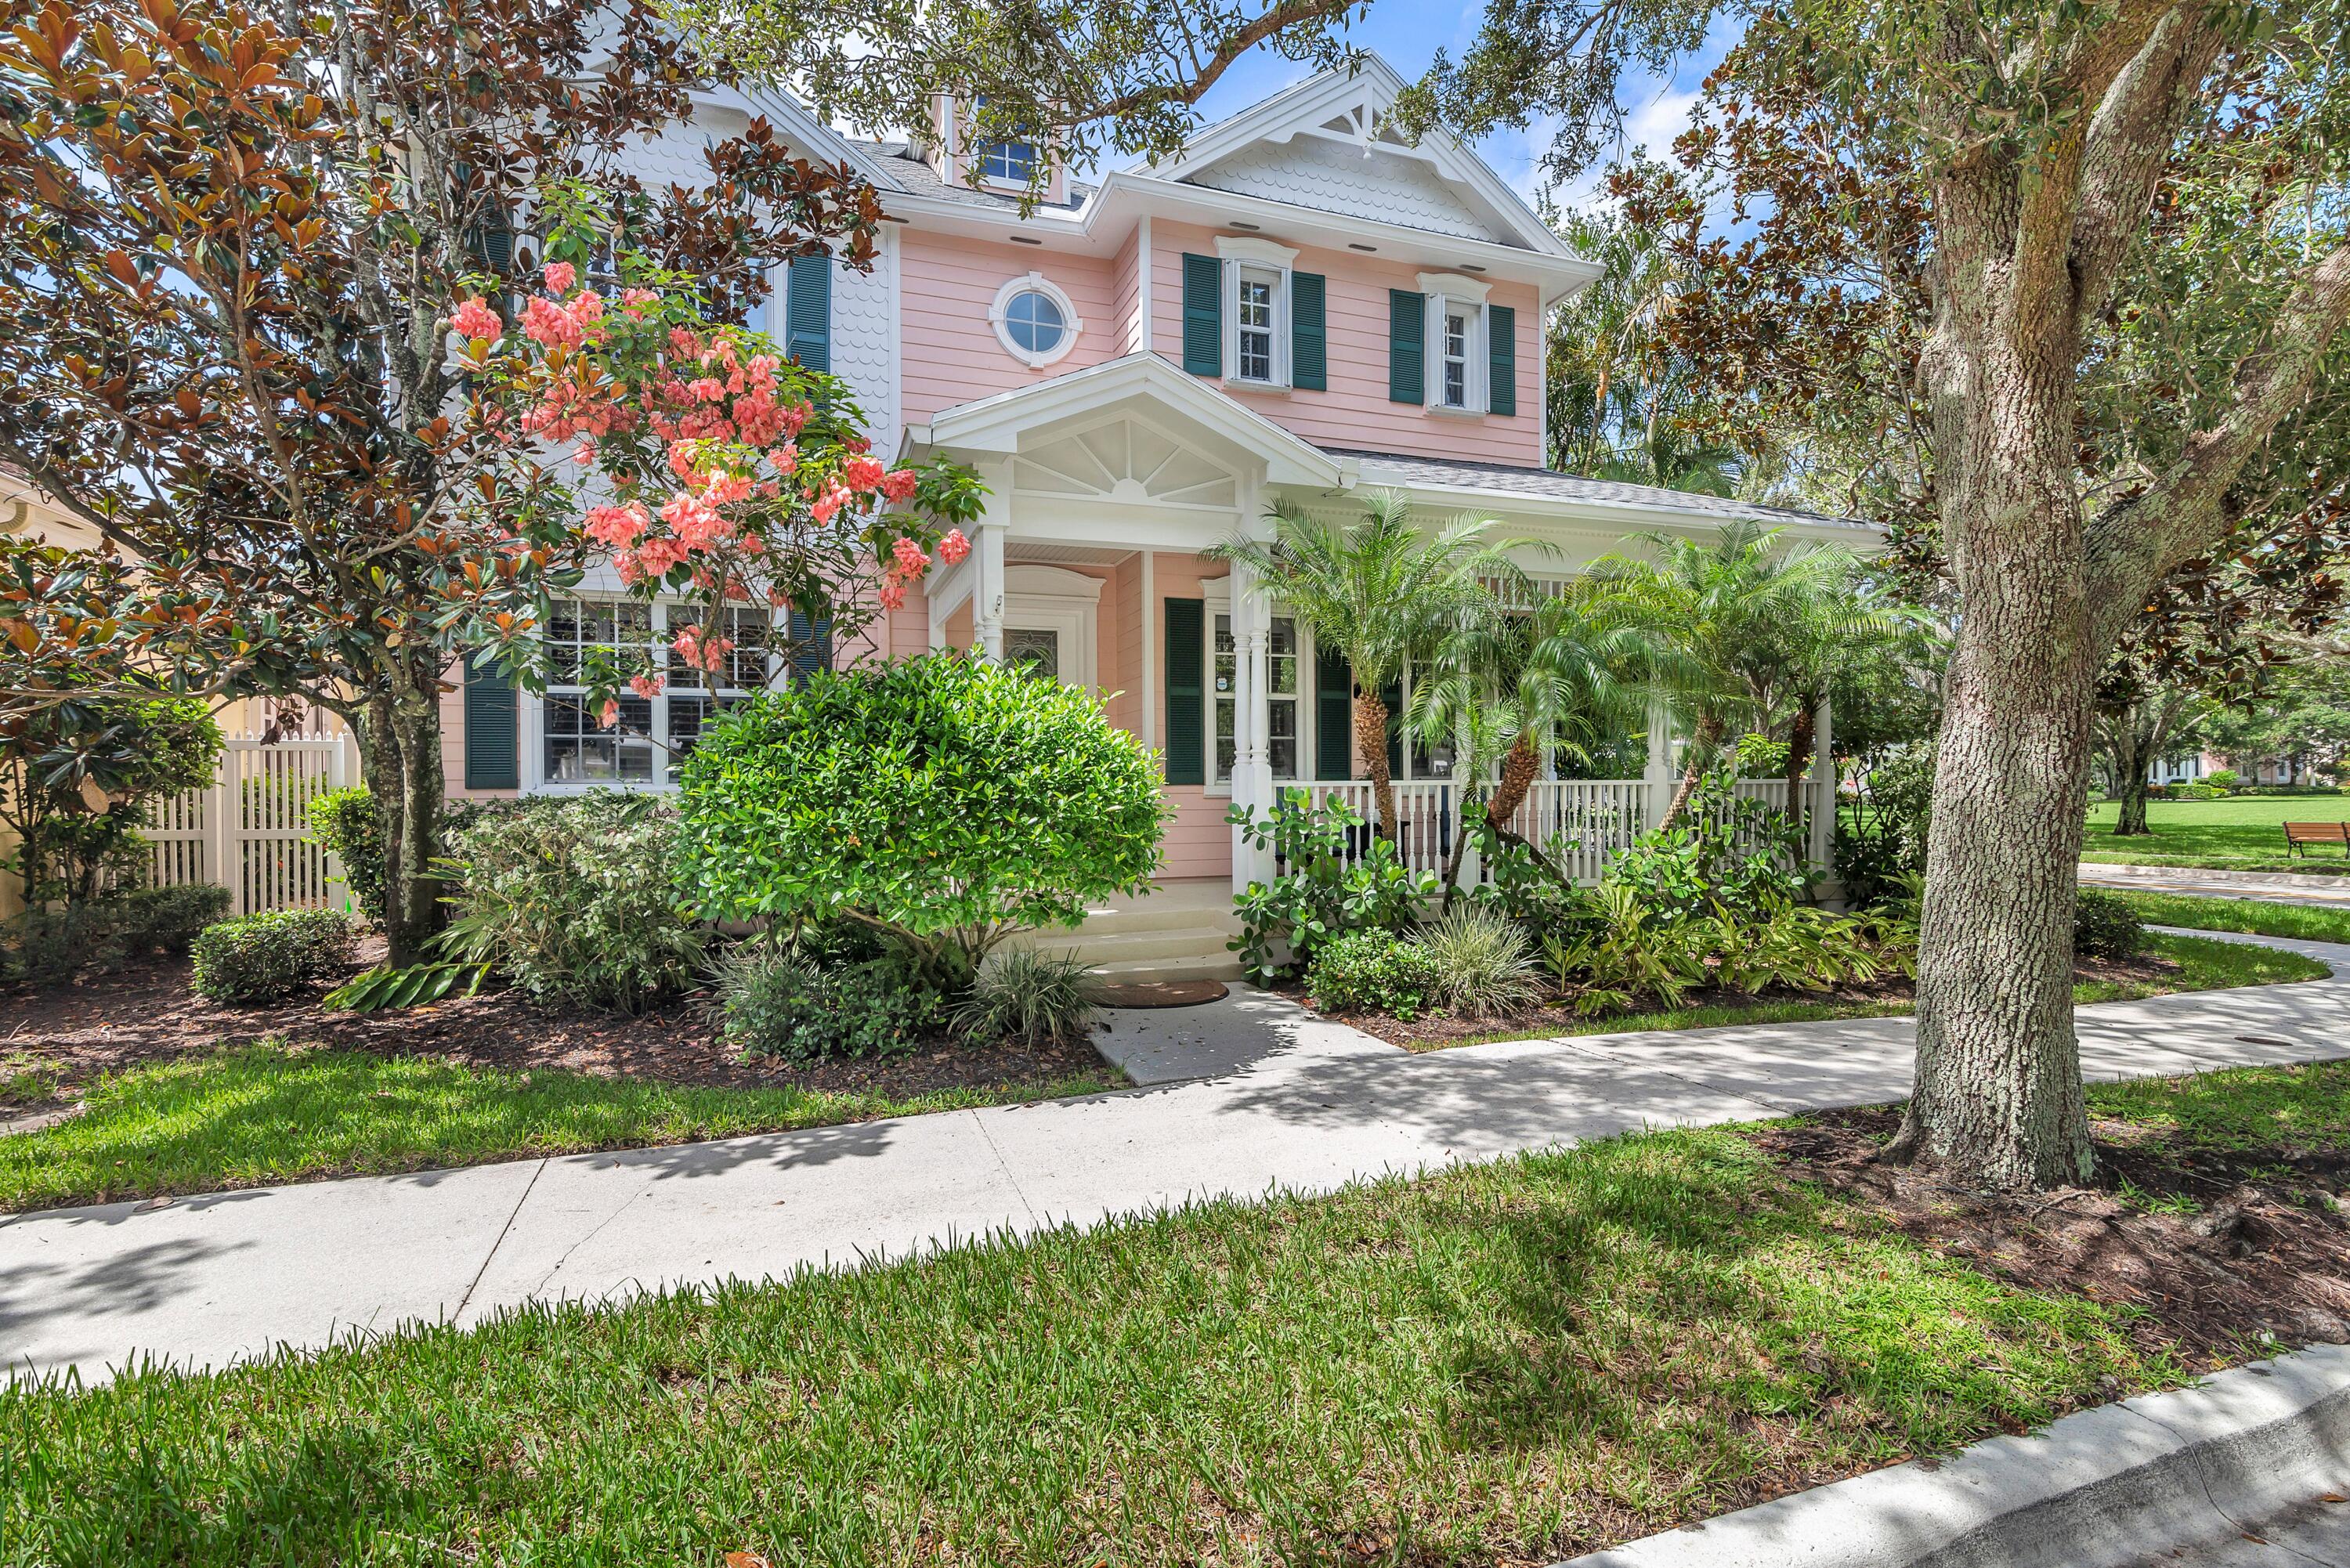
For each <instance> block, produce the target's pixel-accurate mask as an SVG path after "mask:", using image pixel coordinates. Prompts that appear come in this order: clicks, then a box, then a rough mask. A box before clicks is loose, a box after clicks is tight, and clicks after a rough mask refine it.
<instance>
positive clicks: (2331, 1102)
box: [2089, 1047, 2350, 1154]
mask: <svg viewBox="0 0 2350 1568" xmlns="http://www.w3.org/2000/svg"><path fill="white" fill-rule="evenodd" d="M2345 1048H2350V1047H2345ZM2089 1112H2090V1114H2091V1115H2092V1116H2107V1117H2111V1118H2112V1119H2114V1120H2116V1121H2126V1122H2133V1123H2137V1124H2138V1125H2140V1126H2143V1127H2157V1128H2160V1129H2162V1130H2163V1131H2165V1132H2168V1133H2170V1134H2173V1135H2175V1137H2177V1139H2178V1141H2179V1142H2180V1143H2182V1144H2184V1145H2186V1146H2189V1147H2194V1148H2200V1149H2211V1150H2214V1151H2217V1152H2219V1153H2221V1154H2243V1153H2248V1152H2252V1151H2257V1150H2262V1149H2275V1148H2300V1149H2307V1150H2311V1151H2333V1152H2339V1151H2342V1150H2345V1149H2350V1062H2314V1063H2311V1064H2308V1065H2306V1066H2300V1067H2236V1068H2230V1069H2228V1070H2226V1071H2223V1072H2217V1073H2198V1074H2196V1075H2194V1076H2193V1077H2189V1078H2143V1079H2137V1080H2133V1081H2131V1082H2128V1083H2121V1084H2093V1085H2090V1086H2089Z"/></svg>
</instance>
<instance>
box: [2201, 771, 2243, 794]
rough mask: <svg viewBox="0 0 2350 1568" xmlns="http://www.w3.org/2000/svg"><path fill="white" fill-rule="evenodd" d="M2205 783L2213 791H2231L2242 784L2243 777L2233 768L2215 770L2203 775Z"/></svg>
mask: <svg viewBox="0 0 2350 1568" xmlns="http://www.w3.org/2000/svg"><path fill="white" fill-rule="evenodd" d="M2203 782H2204V783H2205V784H2210V786H2211V787H2212V788H2213V789H2218V790H2230V789H2234V788H2235V787H2236V785H2237V784H2239V783H2241V775H2240V774H2237V772H2236V770H2235V769H2233V768H2214V769H2212V770H2211V772H2210V773H2208V774H2204V775H2203Z"/></svg>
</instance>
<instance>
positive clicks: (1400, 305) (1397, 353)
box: [1388, 288, 1428, 403]
mask: <svg viewBox="0 0 2350 1568" xmlns="http://www.w3.org/2000/svg"><path fill="white" fill-rule="evenodd" d="M1427 366H1428V301H1427V298H1426V297H1425V296H1422V295H1419V294H1415V293H1414V292H1412V291H1411V290H1409V289H1405V288H1391V289H1389V290H1388V401H1389V402H1391V403H1424V402H1426V401H1428V369H1427Z"/></svg>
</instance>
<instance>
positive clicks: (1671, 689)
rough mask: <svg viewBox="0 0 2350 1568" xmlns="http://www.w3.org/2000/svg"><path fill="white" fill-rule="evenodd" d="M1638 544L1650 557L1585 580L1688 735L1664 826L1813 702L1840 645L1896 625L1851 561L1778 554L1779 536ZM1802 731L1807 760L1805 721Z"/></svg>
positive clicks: (1755, 528)
mask: <svg viewBox="0 0 2350 1568" xmlns="http://www.w3.org/2000/svg"><path fill="white" fill-rule="evenodd" d="M1635 537H1636V541H1637V542H1638V544H1640V545H1645V546H1647V547H1648V550H1649V551H1650V552H1651V553H1652V554H1651V556H1648V557H1636V556H1608V557H1607V558H1605V559H1603V560H1600V561H1597V562H1595V563H1593V565H1592V567H1591V573H1590V576H1591V580H1592V591H1593V594H1594V609H1595V612H1596V614H1597V615H1598V616H1599V617H1600V618H1601V619H1602V621H1603V622H1604V623H1605V624H1607V625H1608V626H1610V627H1613V628H1618V629H1621V630H1625V631H1628V632H1632V633H1634V634H1636V635H1638V636H1639V637H1640V638H1641V639H1644V640H1645V641H1646V642H1647V643H1648V646H1649V649H1650V660H1651V662H1650V666H1649V672H1648V683H1649V684H1650V686H1651V687H1652V688H1653V689H1654V690H1655V691H1657V692H1658V693H1659V695H1661V696H1662V697H1663V698H1664V700H1665V701H1666V703H1667V705H1668V707H1669V709H1670V710H1671V711H1672V712H1673V714H1674V717H1675V718H1676V720H1677V721H1679V723H1680V724H1681V726H1682V728H1683V730H1684V731H1685V732H1687V733H1688V735H1689V736H1690V748H1689V763H1688V766H1687V767H1686V768H1685V769H1684V770H1683V772H1682V774H1681V780H1680V784H1679V787H1678V788H1677V789H1676V790H1675V791H1674V792H1673V798H1672V804H1671V805H1669V806H1668V807H1667V808H1666V810H1665V815H1664V817H1663V819H1662V821H1661V822H1660V823H1659V826H1666V825H1668V824H1670V823H1671V822H1672V821H1673V820H1674V819H1675V818H1677V817H1678V816H1679V815H1680V813H1681V811H1682V809H1683V808H1684V807H1685V806H1686V805H1688V804H1689V797H1690V791H1691V790H1692V789H1694V788H1695V787H1696V784H1697V781H1698V779H1699V778H1700V776H1702V775H1703V774H1704V771H1705V769H1706V768H1707V767H1708V766H1709V765H1711V763H1713V761H1714V760H1715V759H1716V758H1717V757H1718V756H1719V755H1720V754H1721V752H1722V750H1723V749H1724V747H1725V746H1727V745H1728V744H1729V743H1730V742H1731V741H1732V740H1734V738H1735V737H1736V736H1737V735H1739V734H1740V733H1742V732H1746V731H1748V730H1752V729H1758V728H1761V729H1767V728H1768V727H1769V726H1770V725H1771V723H1772V722H1773V717H1774V715H1775V714H1777V713H1779V712H1782V711H1787V710H1788V709H1789V708H1790V707H1791V706H1792V707H1796V708H1806V700H1808V701H1809V702H1811V703H1815V702H1816V701H1817V695H1818V692H1819V691H1821V690H1823V689H1824V688H1825V683H1826V680H1827V677H1828V675H1829V674H1830V673H1832V671H1833V669H1834V664H1835V658H1836V657H1837V655H1838V653H1839V651H1840V650H1841V649H1843V648H1845V647H1846V646H1848V642H1847V640H1846V639H1850V638H1853V637H1856V636H1860V635H1865V634H1866V633H1867V632H1868V631H1869V630H1870V629H1871V628H1877V627H1880V626H1882V625H1885V624H1889V622H1890V620H1891V616H1890V615H1889V614H1888V612H1886V611H1884V610H1882V609H1880V608H1877V607H1872V606H1870V605H1868V604H1866V602H1865V601H1864V600H1863V599H1862V598H1861V597H1860V596H1859V595H1858V594H1857V593H1856V589H1855V587H1854V583H1855V575H1856V562H1855V560H1854V558H1853V556H1851V555H1850V554H1849V553H1848V552H1846V551H1844V550H1841V549H1836V548H1834V547H1830V546H1825V545H1816V546H1803V547H1797V548H1792V549H1790V548H1785V547H1783V546H1782V545H1781V544H1780V541H1779V530H1778V529H1775V528H1765V527H1763V525H1761V524H1757V523H1753V522H1751V521H1742V522H1738V523H1733V524H1730V525H1729V526H1728V527H1725V528H1723V529H1722V530H1721V533H1720V534H1719V535H1716V536H1715V537H1714V538H1713V539H1711V540H1701V539H1688V538H1680V537H1675V536H1672V535H1663V534H1646V535H1636V536H1635ZM1793 722H1796V721H1793V720H1791V723H1793ZM1802 726H1803V733H1802V735H1801V737H1799V738H1800V739H1801V740H1802V741H1803V742H1804V749H1805V750H1806V751H1808V740H1809V724H1808V720H1807V719H1806V720H1804V721H1802ZM1790 750H1791V752H1792V751H1793V750H1794V746H1792V745H1791V747H1790ZM1791 765H1793V764H1792V763H1791Z"/></svg>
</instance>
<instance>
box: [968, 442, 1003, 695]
mask: <svg viewBox="0 0 2350 1568" xmlns="http://www.w3.org/2000/svg"><path fill="white" fill-rule="evenodd" d="M979 476H980V479H981V480H982V481H983V483H985V484H986V485H987V510H986V512H985V513H984V514H983V515H982V516H981V518H980V522H979V537H978V538H977V539H975V540H973V541H972V544H973V545H974V546H975V547H974V548H973V549H972V557H971V559H972V566H975V567H976V568H978V579H977V581H976V582H974V583H973V584H972V596H971V636H972V644H973V645H974V646H975V647H977V649H979V651H980V652H981V653H982V654H983V655H985V656H986V657H987V658H989V659H999V660H1000V659H1003V531H1004V530H1005V529H1006V528H1007V527H1009V526H1010V525H1011V523H1012V464H1011V463H1010V462H986V463H982V464H980V467H979Z"/></svg>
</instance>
